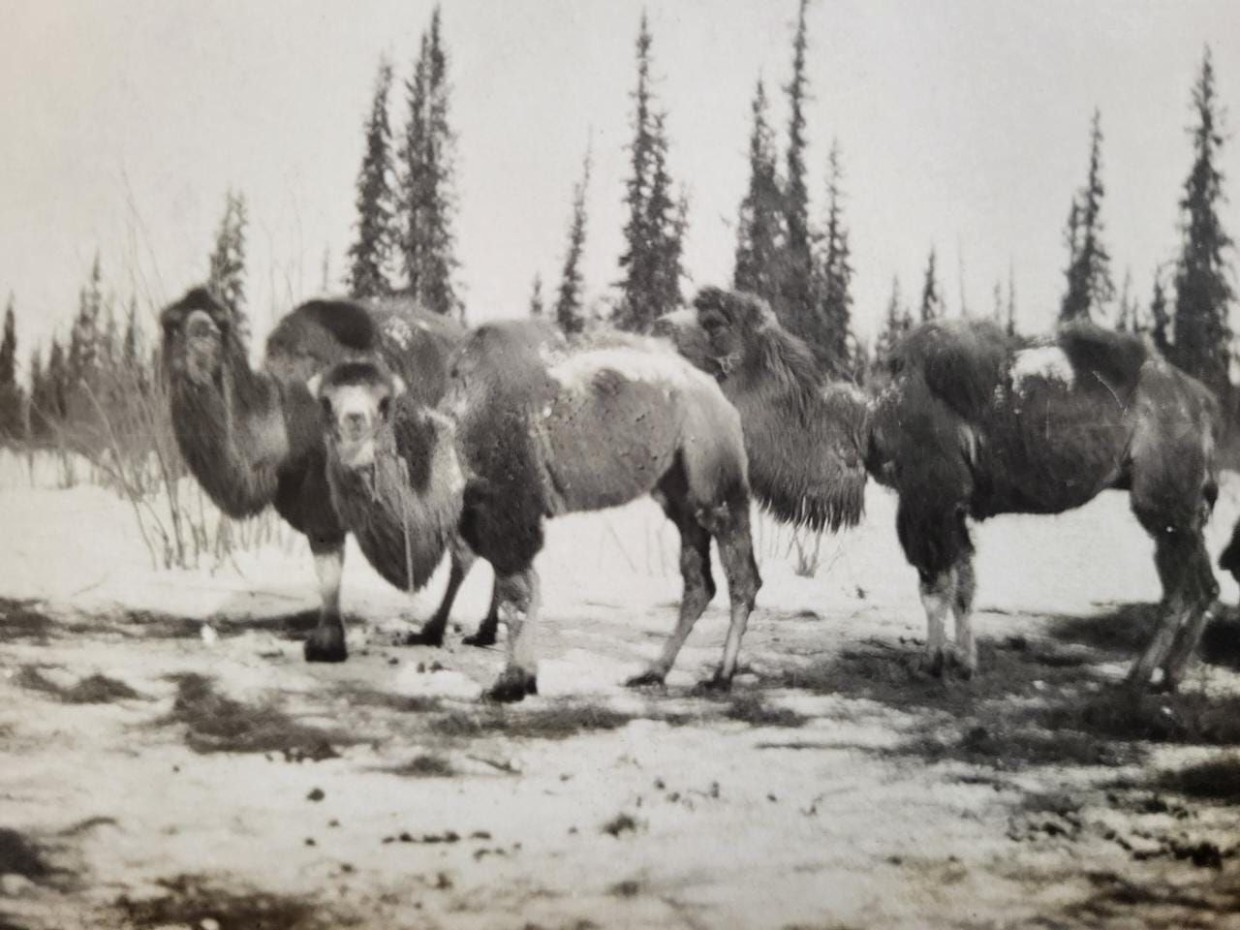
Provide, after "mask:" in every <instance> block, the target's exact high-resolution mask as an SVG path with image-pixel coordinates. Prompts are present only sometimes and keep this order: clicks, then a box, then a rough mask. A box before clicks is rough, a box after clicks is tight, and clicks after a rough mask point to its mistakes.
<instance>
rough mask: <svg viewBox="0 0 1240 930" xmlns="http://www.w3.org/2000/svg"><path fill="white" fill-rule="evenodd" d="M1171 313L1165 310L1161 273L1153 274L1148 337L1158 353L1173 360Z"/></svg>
mask: <svg viewBox="0 0 1240 930" xmlns="http://www.w3.org/2000/svg"><path fill="white" fill-rule="evenodd" d="M1170 328H1171V313H1170V311H1169V310H1168V309H1167V290H1166V288H1165V287H1164V286H1163V279H1162V272H1161V271H1156V272H1155V273H1154V295H1153V296H1152V297H1151V298H1150V335H1151V337H1152V338H1153V340H1154V345H1155V346H1157V347H1158V351H1159V352H1161V353H1162V354H1163V355H1165V356H1166V357H1167V358H1174V357H1175V353H1174V351H1173V347H1172V345H1171V335H1172V334H1171V331H1170Z"/></svg>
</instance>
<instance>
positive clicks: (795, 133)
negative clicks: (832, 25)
mask: <svg viewBox="0 0 1240 930" xmlns="http://www.w3.org/2000/svg"><path fill="white" fill-rule="evenodd" d="M808 5H809V0H801V2H800V6H799V7H798V11H797V28H796V34H795V36H794V38H793V42H792V79H791V80H790V81H789V82H788V84H787V85H786V86H785V88H784V90H785V91H786V92H787V94H788V110H789V116H788V149H787V152H786V155H785V169H784V230H785V238H784V243H783V249H782V250H781V255H780V261H779V270H780V286H779V300H778V301H777V302H776V308H775V309H776V312H777V313H778V314H779V315H780V318H781V319H782V320H783V321H784V322H785V325H786V326H788V327H789V328H790V329H791V330H792V331H793V332H795V333H797V334H798V335H802V336H808V335H809V332H810V331H811V330H812V328H813V327H812V321H811V320H810V319H808V318H807V317H808V316H809V315H811V314H812V313H813V310H812V304H813V257H812V255H811V241H812V234H811V231H810V225H809V188H808V186H807V184H806V179H805V171H806V169H805V150H806V147H807V145H808V142H807V139H806V136H805V132H806V125H805V107H806V104H807V103H808V96H809V87H808V84H809V80H808V78H807V76H806V73H805V66H806V61H805V54H806V50H807V48H808V45H809V41H808V37H807V32H806V22H805V13H806V9H807V7H808Z"/></svg>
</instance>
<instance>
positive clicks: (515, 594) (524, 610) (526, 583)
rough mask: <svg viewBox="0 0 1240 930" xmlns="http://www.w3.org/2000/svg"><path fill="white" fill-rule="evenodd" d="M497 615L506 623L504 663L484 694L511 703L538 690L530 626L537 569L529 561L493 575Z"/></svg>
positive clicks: (535, 618)
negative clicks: (508, 572)
mask: <svg viewBox="0 0 1240 930" xmlns="http://www.w3.org/2000/svg"><path fill="white" fill-rule="evenodd" d="M495 587H496V592H495V593H496V597H497V598H498V600H499V616H500V617H501V618H502V619H503V621H504V623H505V625H506V626H507V627H508V664H507V665H506V666H505V668H504V671H503V672H501V673H500V676H499V678H498V679H497V680H496V682H495V684H493V685H492V686H491V687H490V689H489V690H488V691H487V692H486V693H485V695H484V697H485V698H486V699H487V700H490V701H498V702H501V703H505V704H508V703H513V702H515V701H520V700H523V699H524V698H525V696H526V695H527V694H537V693H538V658H537V655H536V654H535V649H534V628H535V627H536V626H537V623H538V609H539V606H540V601H539V590H538V589H539V585H538V573H537V572H536V571H535V570H534V567H533V566H532V565H531V566H530V567H529V568H527V569H525V570H524V571H519V572H516V573H514V574H511V575H504V576H501V577H497V578H496V581H495Z"/></svg>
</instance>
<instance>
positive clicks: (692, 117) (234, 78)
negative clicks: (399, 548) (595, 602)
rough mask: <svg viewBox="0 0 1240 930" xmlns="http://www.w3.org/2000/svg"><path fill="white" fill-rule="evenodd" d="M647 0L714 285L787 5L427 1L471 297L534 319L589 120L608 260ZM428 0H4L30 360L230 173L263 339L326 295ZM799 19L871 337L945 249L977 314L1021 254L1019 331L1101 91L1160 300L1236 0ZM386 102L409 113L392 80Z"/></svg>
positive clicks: (790, 18)
mask: <svg viewBox="0 0 1240 930" xmlns="http://www.w3.org/2000/svg"><path fill="white" fill-rule="evenodd" d="M643 7H644V8H646V9H647V10H648V12H649V15H650V22H651V29H652V31H653V34H654V61H655V74H656V76H657V78H658V83H657V86H656V91H657V94H658V97H659V99H660V101H661V103H662V105H663V107H664V108H666V110H667V111H668V120H667V128H668V132H669V136H670V144H671V152H670V164H671V168H672V171H673V174H674V175H675V177H676V178H677V179H678V180H679V181H682V182H684V184H685V185H686V188H687V190H688V193H689V197H690V224H691V225H690V231H689V238H688V242H687V244H686V265H687V269H688V271H689V273H690V275H691V278H692V284H691V285H690V289H692V288H694V287H696V286H699V285H701V284H705V283H712V282H713V283H726V282H727V280H728V278H729V276H730V273H731V266H732V253H733V248H734V242H735V218H736V213H737V206H738V204H739V201H740V198H741V196H742V194H743V192H744V187H745V183H746V144H747V137H748V132H749V103H750V99H751V97H752V93H753V88H754V83H755V81H756V80H757V79H758V77H759V76H762V77H763V78H764V79H765V80H766V81H767V84H768V88H769V89H770V90H772V91H774V93H773V95H772V96H773V98H774V104H775V106H774V108H773V118H774V120H775V122H776V125H777V127H778V128H779V130H780V143H781V148H782V144H783V132H784V129H785V123H786V107H785V101H784V99H783V95H782V93H781V92H780V91H779V90H778V89H779V88H780V87H782V85H783V84H784V83H785V82H786V81H787V79H788V77H789V71H790V60H791V39H792V30H793V25H794V21H795V16H796V0H727V2H706V0H648V2H645V3H641V2H636V0H634V2H620V0H609V2H603V0H504V2H499V0H444V2H443V4H442V9H443V30H444V38H445V41H446V45H447V48H448V51H449V54H450V62H449V77H450V80H451V83H452V85H453V93H452V101H451V104H452V113H451V116H452V120H453V123H454V125H455V128H456V131H457V133H458V135H459V141H458V177H457V182H458V184H457V189H458V194H459V200H460V204H459V206H460V209H459V213H458V216H457V222H456V230H457V234H458V256H459V258H460V260H461V262H462V268H461V272H460V275H459V278H460V282H461V284H462V285H463V288H464V296H465V301H466V305H467V313H468V315H469V318H470V319H472V320H482V319H486V318H489V317H495V316H511V315H516V314H520V313H524V312H525V308H526V304H527V301H528V296H529V292H530V286H531V281H532V279H533V277H534V275H535V273H541V275H542V277H543V280H544V289H545V291H548V292H549V291H552V290H554V287H555V285H556V283H557V282H558V279H559V270H560V265H561V262H562V259H563V254H564V249H565V242H566V236H567V227H568V220H569V210H570V200H571V193H572V186H573V183H574V182H575V180H576V179H577V177H578V174H579V171H580V164H581V158H582V155H583V153H584V151H585V147H586V144H587V139H588V138H589V137H590V135H591V132H592V134H593V148H594V162H595V164H594V173H593V179H592V181H591V186H590V189H589V193H588V201H587V206H588V211H589V221H588V230H587V236H588V238H587V243H586V284H587V290H588V293H589V295H590V296H591V297H597V296H600V295H602V294H604V293H605V292H606V291H607V289H608V288H609V286H610V285H611V284H612V282H614V281H615V280H616V279H617V277H618V271H617V268H616V258H617V256H618V255H619V253H620V230H621V226H622V224H623V220H624V214H623V207H622V203H621V197H622V194H623V184H624V178H625V174H626V156H625V152H624V145H625V143H626V142H627V141H628V139H629V136H630V127H629V122H628V121H629V115H630V108H631V101H630V98H629V94H630V92H631V91H632V89H633V84H634V80H635V69H634V57H633V56H634V40H635V38H636V34H637V29H638V22H639V18H640V15H641V11H642V9H643ZM431 8H432V3H431V2H429V0H375V2H358V3H344V2H341V0H296V2H294V0H275V2H273V0H263V2H261V3H255V2H250V0H209V2H182V0H124V2H121V0H111V2H105V0H93V2H92V0H40V2H34V0H22V2H18V0H0V126H3V132H4V141H3V143H2V144H0V299H3V296H4V295H6V294H7V293H8V292H10V291H11V292H12V293H13V294H14V295H15V298H16V302H17V308H18V335H19V340H20V342H21V355H22V358H23V361H24V359H25V358H26V357H27V356H28V353H29V349H30V347H31V345H32V344H33V343H34V342H36V341H37V342H43V341H45V340H46V338H47V337H48V335H49V334H50V333H51V332H52V331H53V329H55V330H57V331H59V332H61V333H64V332H66V331H67V329H68V325H69V321H70V319H71V316H72V314H73V312H74V310H75V307H76V295H77V292H78V289H79V287H80V286H81V284H82V282H83V281H84V279H85V276H86V274H87V272H88V269H89V266H90V262H91V259H92V257H93V255H94V254H95V252H96V250H98V252H99V253H100V255H101V257H102V263H103V270H104V276H105V281H106V283H107V285H108V286H109V288H110V289H112V290H114V291H116V292H117V293H118V294H120V295H121V296H122V298H124V297H126V296H127V295H128V294H129V293H130V292H131V291H132V292H136V293H137V294H138V296H139V299H140V301H141V305H142V307H143V308H144V312H152V311H153V309H154V308H157V307H158V306H159V305H161V304H162V303H164V302H165V301H168V300H171V299H173V298H175V297H177V296H178V295H179V294H180V293H181V292H182V291H183V290H184V289H185V288H187V287H189V286H190V285H192V284H194V283H196V282H199V281H200V280H201V279H202V278H203V277H204V276H205V272H206V264H207V255H208V253H209V250H210V248H211V244H212V239H213V235H214V231H215V227H216V225H217V223H218V221H219V217H220V214H221V212H222V210H223V205H224V195H225V191H226V190H227V189H228V188H229V187H234V188H236V189H238V190H240V191H241V192H243V193H244V194H245V196H246V198H247V200H248V204H249V210H250V218H251V225H250V228H249V296H250V314H251V317H252V318H253V320H254V326H255V330H256V331H257V332H258V333H260V334H261V333H263V332H265V331H266V329H267V328H268V326H269V325H270V321H271V320H272V319H274V318H275V317H278V316H279V315H281V314H283V313H284V312H286V311H287V310H289V309H290V308H291V307H292V306H293V305H294V304H295V303H297V302H298V301H300V300H303V299H305V298H307V297H310V296H313V295H316V294H318V293H319V292H320V291H321V282H322V265H323V257H324V254H325V253H326V254H327V255H328V257H329V260H330V275H331V286H332V288H333V289H335V290H339V283H340V279H341V276H342V273H343V271H344V267H345V265H344V261H345V259H344V253H345V249H346V248H347V246H348V244H349V242H350V240H351V236H352V228H351V224H352V222H353V219H354V216H353V210H354V207H353V198H354V181H355V178H356V175H357V170H358V166H359V163H360V159H361V152H362V142H363V140H362V124H363V120H364V118H365V115H366V113H367V110H368V108H369V102H370V97H371V92H372V88H373V83H374V78H375V72H376V69H377V66H378V62H379V59H380V56H381V55H384V54H387V55H388V56H390V57H391V59H392V60H393V62H394V64H395V66H396V69H397V74H398V76H399V77H400V78H402V79H403V78H406V77H408V76H409V74H410V73H411V71H412V63H413V58H414V56H415V54H416V51H417V44H418V38H419V36H420V34H421V32H422V31H423V29H424V28H425V27H426V25H427V23H428V21H429V17H430V12H431ZM809 41H810V51H809V75H810V89H811V93H812V95H813V101H812V103H811V104H810V106H809V109H808V119H809V139H810V153H809V155H810V170H811V176H810V182H811V191H812V194H813V196H814V210H815V214H816V215H821V210H822V207H823V196H822V194H823V189H824V187H825V165H826V157H827V152H828V150H829V147H830V144H831V140H832V138H836V139H838V140H839V144H840V146H841V149H842V154H843V164H844V170H845V178H844V189H845V193H846V196H847V200H846V204H845V211H846V212H845V218H846V222H847V224H848V226H849V228H850V230H851V235H852V245H853V250H854V263H855V266H856V280H855V289H854V293H855V297H856V307H855V311H854V313H855V318H856V327H857V329H858V330H859V331H860V332H861V333H862V334H863V335H864V336H871V335H872V334H873V333H874V331H875V329H876V326H877V321H878V319H879V317H880V316H881V314H882V311H883V308H884V306H885V304H886V301H887V297H888V295H889V293H890V289H891V281H892V277H893V275H898V276H899V278H900V281H901V285H902V288H903V291H904V294H905V296H906V298H908V299H909V300H910V301H912V300H914V299H915V296H916V293H917V292H918V291H919V290H920V286H921V276H922V273H923V269H924V267H925V263H926V257H927V254H928V252H929V250H930V248H931V246H934V247H936V248H937V251H938V256H939V267H940V269H941V277H942V278H943V280H944V285H945V287H944V289H945V291H946V296H947V301H948V304H949V307H950V308H951V309H952V311H953V312H956V311H957V310H958V307H959V303H960V287H961V283H962V282H961V280H960V276H959V271H960V269H961V267H963V270H964V277H963V286H964V290H965V294H966V297H967V300H968V302H969V305H970V309H971V310H972V311H973V312H975V313H979V312H989V310H990V307H991V306H992V290H993V287H994V284H995V282H996V280H997V279H1002V280H1003V281H1004V282H1005V286H1006V279H1007V275H1008V268H1009V265H1011V266H1012V267H1013V268H1014V270H1015V277H1016V288H1017V303H1018V308H1019V317H1020V323H1021V325H1022V327H1023V328H1025V329H1036V328H1040V327H1045V326H1047V325H1049V323H1050V322H1051V320H1052V319H1053V316H1054V314H1055V312H1056V310H1057V307H1058V302H1059V299H1060V296H1061V293H1062V290H1063V274H1062V269H1063V266H1064V264H1065V250H1064V245H1063V227H1064V220H1065V218H1066V216H1067V212H1068V207H1069V204H1070V199H1071V197H1072V194H1073V192H1074V191H1075V190H1076V189H1077V188H1078V187H1079V186H1080V185H1081V184H1082V183H1083V182H1084V180H1085V174H1086V169H1087V160H1088V143H1089V138H1088V133H1089V122H1090V118H1091V114H1092V112H1093V110H1094V108H1095V107H1098V108H1100V110H1101V113H1102V127H1103V132H1104V135H1105V141H1104V144H1103V179H1104V182H1105V184H1106V187H1107V194H1106V199H1105V202H1104V207H1103V221H1104V223H1105V226H1106V233H1105V242H1106V243H1107V244H1108V245H1109V247H1110V250H1111V254H1112V257H1113V274H1114V277H1115V279H1116V285H1117V287H1118V286H1119V285H1120V284H1121V282H1122V280H1123V277H1124V274H1125V271H1126V270H1127V269H1131V271H1132V275H1133V280H1134V285H1135V292H1136V295H1137V296H1138V297H1139V298H1140V299H1141V300H1142V301H1147V300H1148V297H1149V292H1150V289H1151V282H1152V275H1153V270H1154V268H1155V266H1156V265H1157V264H1158V263H1160V262H1163V261H1165V260H1167V259H1169V258H1171V257H1172V256H1173V255H1174V254H1175V250H1176V246H1177V242H1178V233H1177V228H1176V223H1177V218H1178V212H1177V201H1178V199H1179V197H1180V194H1181V187H1182V184H1183V181H1184V178H1185V177H1186V175H1187V173H1188V169H1189V165H1190V162H1191V150H1190V140H1189V137H1188V134H1187V132H1186V131H1185V130H1186V127H1187V126H1188V125H1189V122H1190V119H1191V114H1190V111H1189V101H1190V90H1191V87H1192V84H1193V81H1194V79H1195V78H1196V75H1197V73H1198V69H1199V67H1200V63H1201V56H1202V52H1203V48H1204V46H1205V44H1206V43H1210V45H1211V46H1212V48H1213V52H1214V61H1215V67H1216V72H1217V77H1218V92H1219V97H1220V99H1221V101H1222V103H1223V105H1224V107H1225V108H1229V109H1230V111H1231V112H1233V113H1240V109H1238V108H1240V3H1237V2H1234V0H1213V2H1207V0H1199V2H1194V0H1166V2H1153V0H1128V2H1114V0H1113V2H1089V3H1082V2H1078V0H1055V2H1049V0H1020V2H1012V0H951V2H936V0H812V2H811V5H810V14H809ZM1238 118H1240V117H1238ZM393 121H394V127H395V129H396V131H397V132H399V129H400V125H401V124H402V123H403V121H404V111H403V106H402V101H401V100H400V99H399V98H396V99H394V100H393ZM1226 125H1228V126H1230V125H1232V124H1230V123H1228V124H1226ZM1222 169H1223V171H1224V173H1225V174H1226V175H1227V181H1226V182H1225V189H1226V190H1227V191H1228V192H1229V193H1230V194H1231V195H1232V199H1231V202H1230V203H1229V204H1227V205H1226V207H1225V208H1224V217H1223V219H1224V224H1225V227H1226V228H1227V229H1228V231H1229V232H1230V233H1231V234H1232V235H1233V236H1235V237H1237V238H1240V189H1238V187H1237V185H1240V140H1237V139H1234V138H1233V139H1232V140H1231V142H1230V143H1229V145H1228V146H1227V147H1226V148H1225V149H1224V160H1223V163H1222Z"/></svg>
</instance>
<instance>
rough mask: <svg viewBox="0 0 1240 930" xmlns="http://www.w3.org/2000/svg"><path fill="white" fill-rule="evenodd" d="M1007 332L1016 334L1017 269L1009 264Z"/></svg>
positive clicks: (1012, 334) (1011, 334) (1010, 334)
mask: <svg viewBox="0 0 1240 930" xmlns="http://www.w3.org/2000/svg"><path fill="white" fill-rule="evenodd" d="M1006 329H1007V334H1008V335H1009V336H1015V335H1016V271H1015V270H1014V269H1013V268H1012V266H1011V265H1008V294H1007V326H1006Z"/></svg>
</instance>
